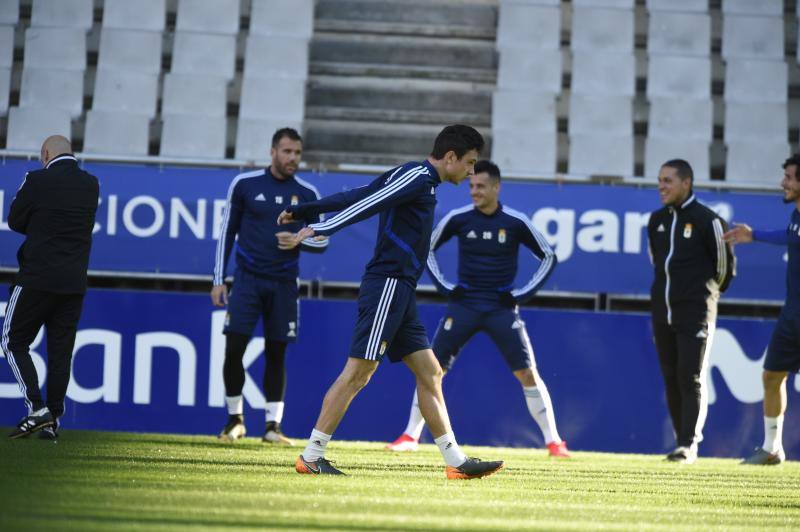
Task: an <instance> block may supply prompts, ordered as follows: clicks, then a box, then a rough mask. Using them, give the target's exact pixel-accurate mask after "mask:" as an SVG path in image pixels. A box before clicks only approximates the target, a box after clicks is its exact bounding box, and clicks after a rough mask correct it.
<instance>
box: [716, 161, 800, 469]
mask: <svg viewBox="0 0 800 532" xmlns="http://www.w3.org/2000/svg"><path fill="white" fill-rule="evenodd" d="M798 168H800V153H796V154H794V155H792V156H791V157H790V158H788V159H786V162H784V164H783V181H782V182H781V187H782V188H783V201H784V203H794V205H795V208H794V210H793V211H792V217H791V219H790V220H789V225H788V226H787V227H786V229H781V230H778V231H758V230H753V229H751V228H750V226H748V225H746V224H734V225H733V229H731V230H730V231H728V232H727V233H725V239H726V240H728V241H729V242H732V243H734V244H745V243H748V242H753V241H757V242H767V243H770V244H777V245H780V246H786V247H787V250H788V255H789V264H788V267H787V268H786V301H785V302H784V305H783V308H782V309H781V314H780V316H779V317H778V323H777V324H776V325H775V330H774V331H773V333H772V339H771V340H770V342H769V347H768V348H767V356H766V357H765V358H764V374H763V383H764V443H763V444H762V445H761V447H757V448H756V450H755V453H754V454H753V455H752V456H750V457H748V458H746V459H745V460H744V461H743V462H742V463H746V464H757V465H776V464H780V463H781V462H783V461H784V460H786V453H785V452H784V450H783V441H782V440H783V438H782V435H783V415H784V413H785V412H786V379H787V377H788V375H789V373H790V372H791V373H797V371H798V370H800V212H798V211H800V175H798Z"/></svg>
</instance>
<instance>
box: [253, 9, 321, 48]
mask: <svg viewBox="0 0 800 532" xmlns="http://www.w3.org/2000/svg"><path fill="white" fill-rule="evenodd" d="M313 32H314V0H253V5H252V7H251V9H250V34H251V35H252V34H254V33H257V34H262V35H286V36H290V37H298V38H305V39H308V40H310V39H311V35H312V34H313Z"/></svg>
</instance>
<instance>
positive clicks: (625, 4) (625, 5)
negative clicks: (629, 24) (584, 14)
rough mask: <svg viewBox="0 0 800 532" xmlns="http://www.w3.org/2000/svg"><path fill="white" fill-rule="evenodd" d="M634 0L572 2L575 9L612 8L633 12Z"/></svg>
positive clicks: (573, 0)
mask: <svg viewBox="0 0 800 532" xmlns="http://www.w3.org/2000/svg"><path fill="white" fill-rule="evenodd" d="M634 3H635V2H634V0H572V5H573V6H574V7H611V8H615V9H626V10H632V9H633V5H634Z"/></svg>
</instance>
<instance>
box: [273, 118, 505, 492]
mask: <svg viewBox="0 0 800 532" xmlns="http://www.w3.org/2000/svg"><path fill="white" fill-rule="evenodd" d="M482 148H483V137H482V136H481V135H480V133H478V132H477V131H476V130H475V129H473V128H471V127H469V126H464V125H454V126H448V127H446V128H444V129H443V130H442V131H441V133H440V134H439V136H438V137H437V138H436V142H435V143H434V148H433V152H432V154H431V155H430V156H429V157H428V158H427V159H426V160H424V161H422V162H410V163H406V164H404V165H402V166H398V167H396V168H393V169H391V170H389V171H388V172H386V173H385V174H383V175H381V176H380V177H378V178H377V179H375V180H374V181H373V182H372V183H370V184H369V185H366V186H364V187H361V188H357V189H355V190H350V191H347V192H342V193H339V194H334V195H332V196H328V197H326V198H323V199H321V200H319V201H315V202H311V203H306V204H301V205H296V206H289V207H287V209H286V210H285V211H284V212H283V213H282V214H281V215H280V218H279V222H280V223H293V222H296V221H302V220H311V219H312V218H313V217H315V216H317V215H318V214H320V213H323V212H332V211H339V213H338V214H336V215H335V216H333V217H332V218H331V219H330V220H327V221H325V222H321V223H312V224H311V225H309V226H308V227H305V228H303V229H301V230H300V231H299V233H298V235H297V238H298V239H303V238H309V237H312V236H314V235H325V236H328V235H331V234H332V233H334V232H336V231H338V230H340V229H342V228H344V227H346V226H348V225H351V224H353V223H356V222H358V221H360V220H364V219H366V218H368V217H370V216H372V215H374V214H378V213H379V214H380V221H379V231H378V239H377V242H376V245H375V253H374V255H373V257H372V260H370V261H369V263H368V264H367V267H366V272H365V273H364V276H363V278H362V281H361V288H360V290H359V294H358V321H357V323H356V329H355V334H354V335H353V340H352V344H351V347H350V354H349V358H348V360H347V363H346V364H345V367H344V369H343V370H342V373H341V374H340V375H339V377H338V378H337V379H336V381H335V382H334V383H333V385H332V386H331V387H330V389H329V390H328V392H327V394H326V395H325V399H324V401H323V403H322V410H321V412H320V414H319V418H318V419H317V422H316V425H315V426H314V430H313V431H312V432H311V437H310V438H309V441H308V445H307V446H306V448H305V450H304V451H303V453H302V454H301V455H300V456H299V457H298V458H297V461H296V462H295V470H296V471H297V472H298V473H304V474H328V475H339V474H342V473H341V471H339V470H338V469H336V468H335V467H333V466H332V465H331V463H330V462H329V461H328V460H326V459H325V450H326V447H327V445H328V442H329V441H330V439H331V435H332V434H333V432H334V431H335V430H336V427H337V426H338V425H339V422H340V421H341V419H342V417H343V416H344V415H345V413H346V412H347V408H348V407H349V405H350V402H351V401H352V400H353V398H354V397H355V396H356V394H358V392H359V390H361V389H362V388H363V387H364V386H365V385H366V384H367V382H368V381H369V379H370V377H371V376H372V374H373V373H374V372H375V370H376V369H377V367H378V363H379V362H380V361H381V359H383V358H384V357H388V358H389V360H391V361H392V362H399V361H401V360H402V361H403V362H405V363H406V365H407V366H408V367H409V368H410V369H411V371H412V372H414V374H415V376H416V380H417V390H418V391H419V393H418V396H419V405H420V409H421V411H422V414H423V416H424V417H425V420H426V421H427V422H428V427H429V428H430V430H431V433H432V434H433V436H434V439H435V441H436V444H437V446H438V447H439V450H440V451H441V453H442V456H443V457H444V460H445V463H446V464H447V467H446V469H445V474H446V476H447V477H448V478H455V479H470V478H478V477H482V476H486V475H490V474H492V473H494V472H496V471H498V470H499V469H500V468H502V467H503V462H502V461H498V462H481V461H480V460H478V459H477V458H467V456H466V455H464V453H462V452H461V450H460V449H459V447H458V443H457V442H456V439H455V437H454V436H453V432H452V429H451V427H450V420H449V419H448V416H447V407H446V406H445V402H444V397H443V396H442V370H441V368H440V367H439V363H438V362H437V361H436V357H435V356H434V354H433V351H431V348H430V344H429V343H428V338H427V335H426V332H425V327H424V326H423V325H422V322H421V321H420V319H419V317H418V315H417V304H416V298H415V289H416V286H417V281H418V280H419V277H420V275H421V274H422V271H423V268H424V264H425V260H426V258H427V256H428V249H429V247H430V239H431V231H432V229H433V213H434V207H435V206H436V188H437V187H438V186H439V184H441V183H442V182H444V181H447V182H450V183H453V184H456V185H457V184H458V183H460V182H461V181H463V180H464V179H465V178H466V177H467V176H469V175H470V174H471V173H472V171H473V166H474V165H475V161H476V160H477V158H478V154H479V153H480V150H481V149H482Z"/></svg>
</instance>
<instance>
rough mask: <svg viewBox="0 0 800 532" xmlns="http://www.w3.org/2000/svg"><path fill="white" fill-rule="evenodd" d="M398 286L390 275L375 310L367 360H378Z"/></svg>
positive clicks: (368, 342)
mask: <svg viewBox="0 0 800 532" xmlns="http://www.w3.org/2000/svg"><path fill="white" fill-rule="evenodd" d="M396 286H397V279H394V278H392V277H389V278H388V279H386V283H384V285H383V292H381V298H380V300H379V301H378V308H377V309H376V311H375V318H374V319H373V320H372V330H371V331H370V333H369V340H368V341H367V353H366V355H367V360H377V358H378V352H379V349H380V343H381V335H382V334H383V327H384V325H385V324H386V316H387V315H388V314H389V309H390V308H391V306H392V297H394V289H395V287H396Z"/></svg>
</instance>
